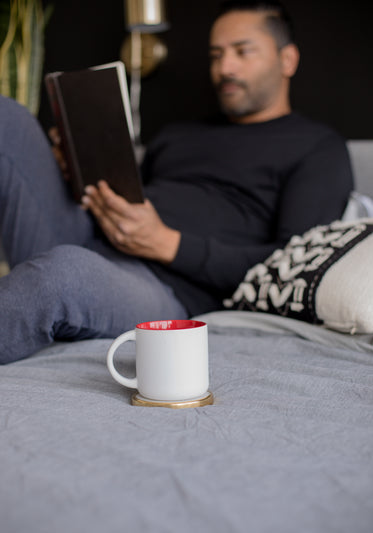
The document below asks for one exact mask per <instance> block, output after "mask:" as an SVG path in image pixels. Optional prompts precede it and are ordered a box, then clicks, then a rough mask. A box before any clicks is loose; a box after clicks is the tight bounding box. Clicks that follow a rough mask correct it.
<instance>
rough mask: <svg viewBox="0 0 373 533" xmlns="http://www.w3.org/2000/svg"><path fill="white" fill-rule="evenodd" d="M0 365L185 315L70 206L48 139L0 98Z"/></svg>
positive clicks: (141, 266) (137, 263) (163, 288)
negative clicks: (0, 252) (59, 344)
mask: <svg viewBox="0 0 373 533" xmlns="http://www.w3.org/2000/svg"><path fill="white" fill-rule="evenodd" d="M0 228H1V239H2V244H3V248H4V252H5V255H6V258H7V260H8V262H9V265H10V267H11V271H10V274H8V275H7V276H5V277H3V278H0V363H8V362H11V361H15V360H17V359H22V358H24V357H27V356H29V355H31V354H32V353H34V352H35V351H36V350H38V349H40V348H42V347H44V346H47V345H48V344H50V343H52V342H53V341H54V340H81V339H88V338H98V337H115V336H117V335H119V334H120V333H122V332H123V331H126V330H128V329H131V328H133V327H134V325H135V324H137V323H139V322H142V321H147V320H157V319H168V318H186V316H187V312H186V310H185V308H184V306H183V305H182V304H181V303H180V302H179V300H178V299H177V298H176V297H175V295H174V293H173V291H172V289H171V288H170V287H168V286H167V285H165V284H164V283H162V282H161V281H160V280H159V279H158V278H157V277H156V276H155V275H154V274H153V272H152V271H151V270H150V269H149V268H148V267H147V265H146V264H145V263H144V262H142V261H141V260H138V259H136V258H132V257H129V256H125V255H124V254H121V253H120V252H118V251H116V250H114V249H113V248H112V247H111V246H110V245H109V244H108V243H107V242H106V241H105V240H104V239H103V238H102V237H101V235H100V234H99V232H98V230H97V227H96V225H95V223H94V220H93V219H92V217H91V215H90V214H89V213H87V212H86V211H83V210H82V209H81V208H80V207H79V206H78V205H77V204H76V203H74V202H73V201H72V199H71V196H70V194H69V191H68V187H67V186H66V184H65V183H64V181H63V179H62V177H61V174H60V171H59V168H58V166H57V164H56V162H55V159H54V156H53V154H52V151H51V149H50V145H49V143H48V140H47V139H46V137H45V135H44V133H43V131H42V130H41V128H40V126H39V124H38V122H37V121H36V120H35V119H34V118H33V117H32V116H30V114H29V113H28V112H27V111H26V110H25V108H23V107H21V106H19V105H18V104H16V103H15V102H14V101H13V100H9V99H6V98H4V97H1V96H0Z"/></svg>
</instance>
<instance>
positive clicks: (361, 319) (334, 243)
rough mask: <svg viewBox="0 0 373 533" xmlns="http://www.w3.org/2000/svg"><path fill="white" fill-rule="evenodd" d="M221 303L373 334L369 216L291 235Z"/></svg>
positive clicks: (372, 229) (372, 244)
mask: <svg viewBox="0 0 373 533" xmlns="http://www.w3.org/2000/svg"><path fill="white" fill-rule="evenodd" d="M224 305H225V307H226V308H230V309H237V310H250V311H263V312H267V313H274V314H279V315H282V316H286V317H290V318H296V319H299V320H304V321H307V322H311V323H313V324H323V325H324V326H326V327H329V328H331V329H335V330H338V331H343V332H349V333H373V219H360V220H358V221H354V222H342V221H335V222H333V223H332V224H330V225H328V226H317V227H315V228H312V229H311V230H309V231H307V232H306V233H304V235H302V236H294V237H292V239H291V240H290V241H289V243H288V244H287V245H286V246H285V248H284V249H283V250H276V251H275V252H274V253H273V254H272V255H271V256H270V257H268V259H267V260H266V261H264V263H259V264H257V265H256V266H254V267H253V268H251V269H250V270H249V271H248V272H247V274H246V276H245V279H244V280H243V281H242V283H240V285H239V286H238V288H237V290H236V291H235V293H234V294H233V296H232V298H231V299H229V300H225V301H224Z"/></svg>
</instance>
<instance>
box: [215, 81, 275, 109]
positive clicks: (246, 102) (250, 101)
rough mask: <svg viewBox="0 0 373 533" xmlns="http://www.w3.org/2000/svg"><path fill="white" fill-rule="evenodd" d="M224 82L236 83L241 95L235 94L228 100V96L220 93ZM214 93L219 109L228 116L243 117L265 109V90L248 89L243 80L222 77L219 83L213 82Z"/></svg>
mask: <svg viewBox="0 0 373 533" xmlns="http://www.w3.org/2000/svg"><path fill="white" fill-rule="evenodd" d="M225 84H230V85H231V84H232V85H236V86H237V87H239V88H241V89H242V95H241V97H240V98H239V99H237V98H236V97H235V96H234V97H233V101H230V98H229V96H228V97H225V96H224V94H222V93H221V91H222V89H223V88H224V86H225ZM215 90H216V94H217V97H218V100H219V104H220V108H221V111H222V112H223V113H224V114H225V115H227V116H228V117H236V118H239V117H243V116H247V115H252V114H254V113H258V112H259V111H262V110H263V109H265V108H266V107H267V105H268V100H269V98H268V95H267V93H266V92H265V90H262V91H256V94H253V91H252V90H250V88H249V86H248V84H247V83H246V82H244V81H241V80H237V79H235V78H222V79H221V80H220V81H219V83H217V84H215Z"/></svg>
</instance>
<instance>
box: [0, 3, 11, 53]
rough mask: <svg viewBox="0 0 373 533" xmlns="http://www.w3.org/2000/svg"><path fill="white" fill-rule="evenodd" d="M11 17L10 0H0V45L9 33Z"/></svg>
mask: <svg viewBox="0 0 373 533" xmlns="http://www.w3.org/2000/svg"><path fill="white" fill-rule="evenodd" d="M9 19H10V0H0V46H2V44H3V42H4V40H5V37H6V35H7V33H8V27H9Z"/></svg>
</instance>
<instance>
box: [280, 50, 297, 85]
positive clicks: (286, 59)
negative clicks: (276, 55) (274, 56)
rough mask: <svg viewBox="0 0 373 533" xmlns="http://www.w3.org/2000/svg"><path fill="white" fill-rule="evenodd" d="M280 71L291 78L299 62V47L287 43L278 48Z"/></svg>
mask: <svg viewBox="0 0 373 533" xmlns="http://www.w3.org/2000/svg"><path fill="white" fill-rule="evenodd" d="M280 55H281V62H282V73H283V75H284V76H285V77H287V78H292V77H293V76H294V74H295V73H296V71H297V68H298V64H299V49H298V47H297V46H296V45H295V44H287V45H286V46H284V47H283V48H281V50H280Z"/></svg>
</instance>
